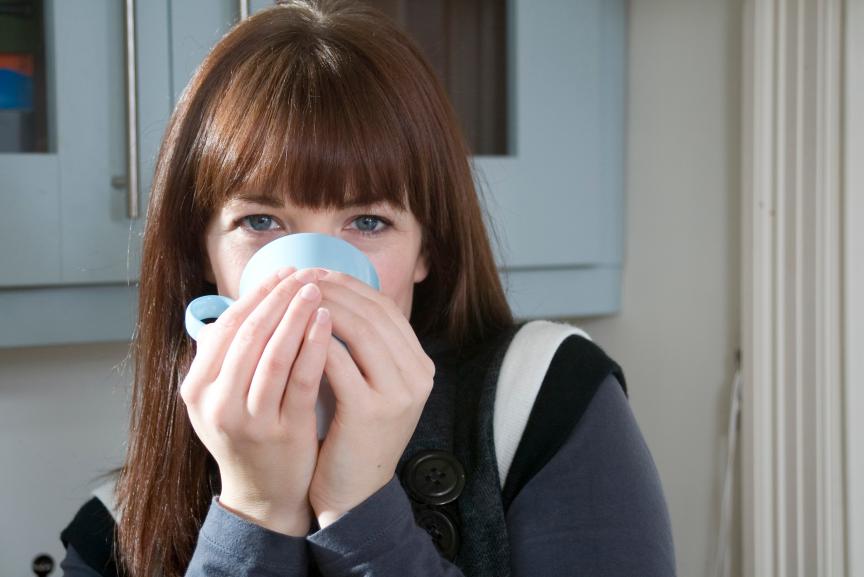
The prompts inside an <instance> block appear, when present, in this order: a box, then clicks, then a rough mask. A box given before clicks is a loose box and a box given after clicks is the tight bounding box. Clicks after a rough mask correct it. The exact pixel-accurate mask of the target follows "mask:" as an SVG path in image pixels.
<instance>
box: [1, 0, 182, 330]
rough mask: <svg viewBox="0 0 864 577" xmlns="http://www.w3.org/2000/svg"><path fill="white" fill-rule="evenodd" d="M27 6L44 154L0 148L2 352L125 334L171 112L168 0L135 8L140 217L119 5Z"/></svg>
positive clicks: (91, 1)
mask: <svg viewBox="0 0 864 577" xmlns="http://www.w3.org/2000/svg"><path fill="white" fill-rule="evenodd" d="M7 4H8V5H9V6H12V5H15V6H17V7H18V8H19V9H22V10H24V11H27V9H28V3H26V2H24V3H22V2H15V3H7ZM29 4H30V5H37V6H38V9H37V10H36V12H37V14H40V15H41V22H39V26H40V27H41V29H42V30H43V31H44V38H43V41H44V49H43V50H44V58H42V59H41V64H42V65H43V66H44V69H43V70H42V74H43V75H44V78H45V82H44V85H43V89H44V95H43V98H44V102H45V106H44V108H43V109H42V111H41V112H42V113H43V114H44V116H45V118H43V119H42V122H43V123H44V124H45V125H46V126H47V131H46V132H47V138H46V143H45V144H46V145H45V147H44V150H42V151H38V152H28V151H21V152H15V151H13V152H0V346H16V345H31V344H53V343H60V342H87V341H99V340H118V339H124V338H128V337H129V336H130V335H131V334H132V333H131V326H132V324H131V323H132V319H133V318H134V306H135V298H136V296H135V289H134V286H133V285H134V283H135V281H136V280H137V277H138V268H139V256H140V235H141V232H142V230H143V215H144V212H145V207H146V203H147V191H148V190H149V186H150V181H151V175H152V173H153V164H154V161H155V157H156V152H157V149H158V146H159V141H160V138H161V136H162V132H163V130H164V127H165V123H166V121H167V119H168V117H169V115H170V112H171V106H172V103H171V91H170V74H169V70H170V67H169V66H168V63H169V61H170V60H169V54H168V42H167V38H168V31H169V29H170V27H169V26H168V12H167V8H168V4H167V0H148V1H147V2H138V3H137V9H136V11H135V17H136V18H135V20H136V22H135V24H136V36H137V38H136V46H135V49H136V50H135V52H136V56H137V66H136V68H137V92H136V97H137V105H138V106H137V127H138V134H137V139H136V145H137V149H138V155H137V159H136V161H137V163H138V167H139V174H140V176H139V190H138V193H137V195H136V196H137V204H138V206H139V215H140V216H139V217H138V218H130V216H129V212H130V210H132V206H131V202H130V200H129V193H128V188H127V185H126V180H127V151H128V149H129V142H128V133H127V130H126V114H127V102H128V99H127V95H126V89H125V86H126V68H125V66H126V65H125V47H126V42H127V38H126V35H125V13H124V3H123V2H118V1H116V0H73V1H69V0H44V2H43V1H38V0H34V1H33V2H30V3H29ZM2 8H3V3H2V2H0V10H2ZM10 10H11V9H10ZM25 16H26V14H25ZM11 17H12V16H9V18H11ZM22 22H23V19H22ZM15 24H18V23H13V24H12V25H13V26H14V25H15ZM18 25H19V26H20V25H21V24H18ZM0 50H3V48H2V47H0ZM0 66H2V63H0ZM81 317H83V318H81ZM87 319H91V320H89V321H88V320H87ZM82 320H83V322H80V321H82Z"/></svg>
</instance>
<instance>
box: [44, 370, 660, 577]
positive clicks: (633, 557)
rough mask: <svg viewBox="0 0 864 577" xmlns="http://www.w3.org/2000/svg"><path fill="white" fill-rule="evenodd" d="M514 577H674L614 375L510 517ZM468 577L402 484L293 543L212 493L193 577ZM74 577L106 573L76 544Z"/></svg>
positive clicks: (651, 485) (647, 472)
mask: <svg viewBox="0 0 864 577" xmlns="http://www.w3.org/2000/svg"><path fill="white" fill-rule="evenodd" d="M507 531H508V537H509V540H510V547H511V565H512V575H513V576H514V577H528V576H544V577H546V576H558V575H573V576H581V575H585V576H592V577H599V576H603V577H618V576H620V577H624V576H637V575H638V576H640V577H655V576H657V577H661V576H662V577H669V576H674V575H675V558H674V551H673V546H672V533H671V528H670V524H669V516H668V512H667V509H666V503H665V500H664V498H663V492H662V489H661V486H660V480H659V477H658V474H657V470H656V468H655V466H654V462H653V460H652V458H651V454H650V452H649V450H648V447H647V446H646V444H645V441H644V439H643V437H642V434H641V433H640V431H639V428H638V425H637V424H636V420H635V418H634V416H633V413H632V411H631V409H630V406H629V403H628V402H627V399H626V397H625V396H624V393H623V391H622V390H621V387H620V385H619V384H618V382H617V381H616V380H615V378H614V377H613V376H611V375H610V376H609V377H608V378H607V379H606V381H604V383H603V384H602V385H601V386H600V388H599V389H598V390H597V393H596V395H595V396H594V398H593V399H592V400H591V403H590V405H589V407H588V409H587V411H586V412H585V414H584V415H583V417H582V419H581V420H580V421H579V423H578V425H577V426H576V428H575V429H574V431H573V433H572V435H571V436H570V438H569V439H568V440H567V442H566V443H565V444H564V446H563V447H562V448H561V450H560V451H559V452H558V453H557V454H556V455H555V457H554V458H553V459H552V460H551V461H549V462H548V463H547V464H546V466H545V467H544V468H543V469H541V470H540V471H539V472H538V473H537V475H536V476H534V477H533V478H532V479H531V481H530V482H528V484H526V485H525V487H524V488H523V489H522V491H521V492H520V493H519V495H517V497H516V498H515V500H514V501H513V503H512V505H511V506H510V508H509V510H508V513H507ZM310 562H311V563H313V564H314V565H315V566H316V567H317V568H318V571H320V573H321V574H322V575H324V576H325V577H336V576H353V575H369V576H375V577H405V576H406V575H410V576H415V577H438V576H452V577H455V576H461V575H462V572H461V571H460V570H459V569H458V568H457V567H456V566H455V565H453V564H451V563H449V562H448V561H446V560H444V559H443V558H442V557H441V556H440V554H439V553H438V551H437V550H436V548H435V546H434V544H433V543H432V540H431V538H430V537H429V534H428V533H426V531H424V530H423V529H421V528H419V527H418V526H417V525H416V523H415V522H414V516H413V514H412V511H411V506H410V503H409V500H408V498H407V496H406V494H405V492H404V490H403V489H402V486H401V485H400V483H399V480H398V479H397V478H395V477H394V478H393V479H392V480H391V481H390V482H389V483H388V484H387V485H385V486H384V487H383V488H382V489H381V490H379V491H378V492H376V493H375V494H373V495H372V496H370V497H369V498H368V499H367V500H366V501H364V502H363V503H361V504H360V505H358V506H357V507H355V508H354V509H352V510H351V511H349V512H348V513H346V514H345V515H343V516H342V517H341V518H339V519H338V520H337V521H336V522H335V523H333V524H332V525H330V526H328V527H327V528H325V529H322V530H319V531H317V532H314V533H312V534H310V535H309V536H307V537H306V538H301V537H289V536H287V535H282V534H280V533H276V532H273V531H270V530H268V529H265V528H263V527H260V526H257V525H255V524H253V523H250V522H248V521H246V520H244V519H242V518H240V517H238V516H236V515H234V514H232V513H230V512H229V511H227V510H226V509H224V508H223V507H222V506H220V504H219V501H218V498H214V499H213V502H212V503H211V505H210V510H209V512H208V513H207V517H206V519H205V521H204V524H203V526H202V527H201V531H200V533H199V535H198V543H197V546H196V548H195V553H194V555H193V556H192V560H191V562H190V565H189V568H188V570H187V572H186V575H187V576H188V577H193V576H195V577H198V576H208V577H215V576H220V577H221V576H232V577H240V576H244V575H250V576H251V575H255V576H262V577H266V576H270V575H273V576H276V575H280V576H283V577H287V576H298V577H299V576H306V575H308V574H309V570H308V567H309V565H310ZM61 567H62V569H63V575H65V576H67V577H98V573H97V572H96V571H95V570H94V569H92V568H91V567H89V566H88V565H87V564H86V563H84V561H83V560H82V559H81V558H80V556H78V554H77V553H76V551H75V550H74V548H73V547H71V546H70V547H69V549H67V552H66V557H65V559H64V560H63V562H62V563H61Z"/></svg>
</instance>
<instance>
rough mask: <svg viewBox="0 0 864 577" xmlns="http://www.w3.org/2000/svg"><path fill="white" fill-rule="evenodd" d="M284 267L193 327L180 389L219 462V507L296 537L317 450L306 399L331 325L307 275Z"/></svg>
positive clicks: (304, 519)
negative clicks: (194, 342)
mask: <svg viewBox="0 0 864 577" xmlns="http://www.w3.org/2000/svg"><path fill="white" fill-rule="evenodd" d="M293 272H294V269H283V270H281V271H279V272H278V273H277V274H275V275H273V276H272V277H270V278H269V279H268V280H267V281H265V282H264V283H262V285H261V286H260V287H259V288H258V289H257V290H255V291H254V292H253V293H250V294H248V295H245V296H244V297H243V298H241V299H240V300H238V301H237V302H236V303H234V304H233V305H232V306H231V307H229V308H228V310H227V311H225V312H224V313H223V314H222V315H221V316H220V317H219V319H218V320H217V321H216V322H214V323H212V324H210V325H207V326H205V327H203V328H202V330H201V333H200V336H199V339H198V350H197V353H196V355H195V359H194V361H193V362H192V365H191V367H190V369H189V373H188V374H187V375H186V378H185V379H184V381H183V384H182V385H181V387H180V394H181V396H182V397H183V401H184V402H185V403H186V406H187V409H188V411H189V418H190V420H191V421H192V426H193V427H194V429H195V432H196V433H197V434H198V437H199V438H200V439H201V441H202V442H203V443H204V445H205V446H206V447H207V449H208V450H209V451H210V453H211V454H212V455H213V457H214V458H215V459H216V462H217V463H218V464H219V472H220V474H221V477H222V492H221V495H220V497H219V501H220V503H221V504H222V505H223V506H225V507H226V508H228V509H229V510H232V511H234V512H235V513H237V514H239V515H241V516H243V517H246V518H248V519H249V520H251V521H253V522H255V523H257V524H259V525H262V526H264V527H267V528H269V529H272V530H274V531H278V532H281V533H285V534H288V535H297V536H305V535H306V533H307V532H308V530H309V525H310V520H311V511H310V507H309V501H308V490H309V484H310V482H311V479H312V474H313V472H314V470H315V463H316V458H317V453H318V435H317V429H316V422H315V421H316V419H315V401H316V398H317V396H318V386H319V384H320V382H321V376H322V374H323V370H324V364H325V360H326V359H327V353H328V349H329V348H330V340H331V327H332V325H331V321H330V319H329V315H328V312H327V311H326V310H324V309H320V310H319V309H318V304H319V303H320V301H321V293H320V290H319V289H318V288H317V286H316V285H315V284H314V281H315V277H316V272H315V271H314V270H303V271H300V272H299V273H296V274H292V273H293ZM307 283H313V284H307ZM295 296H296V298H295Z"/></svg>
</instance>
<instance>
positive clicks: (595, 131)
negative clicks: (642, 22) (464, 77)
mask: <svg viewBox="0 0 864 577" xmlns="http://www.w3.org/2000/svg"><path fill="white" fill-rule="evenodd" d="M509 9H510V14H509V16H510V18H509V34H508V36H509V44H508V52H509V58H508V60H509V63H510V65H509V81H510V98H509V102H510V112H509V121H510V129H509V134H510V143H511V145H510V151H509V154H508V155H507V156H485V157H484V156H481V157H477V158H475V166H476V169H477V172H478V176H479V180H480V182H481V186H483V185H484V183H485V186H486V187H487V189H488V190H489V192H490V194H489V195H488V197H487V198H486V206H487V209H488V214H489V215H490V218H491V219H492V225H493V226H494V227H495V228H496V230H497V231H499V233H500V236H501V244H500V245H499V246H498V247H497V248H498V251H497V253H496V257H497V259H498V263H499V265H500V267H501V270H502V277H503V280H504V282H505V285H506V287H507V290H508V298H509V299H510V302H511V305H512V306H513V309H514V312H515V313H516V314H517V315H518V316H520V317H526V318H527V317H536V316H582V315H593V314H606V313H611V312H614V311H616V310H617V309H618V306H619V300H620V299H619V294H620V271H621V263H622V257H623V254H622V253H623V248H622V247H623V236H624V229H623V219H624V195H623V192H624V129H625V128H624V110H625V99H624V81H625V77H626V61H625V57H626V50H625V48H626V33H627V25H626V6H625V2H624V0H544V1H543V2H531V1H529V0H511V2H510V4H509Z"/></svg>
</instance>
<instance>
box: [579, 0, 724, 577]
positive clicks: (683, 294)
mask: <svg viewBox="0 0 864 577" xmlns="http://www.w3.org/2000/svg"><path fill="white" fill-rule="evenodd" d="M740 21H741V20H740V2H739V1H738V0H634V1H633V2H631V6H630V47H629V63H628V65H629V67H630V72H629V83H630V84H629V103H628V116H629V118H628V123H629V127H628V149H627V154H628V160H627V191H626V206H627V227H626V231H627V240H626V255H625V265H624V286H623V296H622V299H623V302H622V309H621V313H620V314H619V315H617V316H614V317H611V318H605V319H594V320H579V319H576V320H574V321H573V322H574V323H576V324H579V325H581V326H582V327H583V328H585V329H586V330H587V331H588V332H589V333H590V334H591V335H592V336H593V337H594V339H595V340H596V341H597V342H599V343H600V344H601V345H602V346H604V347H605V348H606V349H607V351H608V352H609V353H610V354H611V355H612V356H613V357H615V358H616V359H617V360H618V361H619V362H620V363H621V364H622V366H623V367H624V372H625V375H626V376H627V378H628V382H629V387H630V398H631V401H632V404H633V407H634V410H635V412H636V416H637V419H638V420H639V423H640V425H641V427H642V430H643V432H644V434H645V436H646V438H647V441H648V444H649V446H650V448H651V450H652V453H653V455H654V459H655V461H656V463H657V466H658V469H659V470H660V476H661V478H662V481H663V486H664V489H665V492H666V498H667V501H668V503H669V509H670V513H671V516H672V525H673V531H674V535H675V545H676V554H677V558H678V569H679V576H681V577H696V576H701V575H708V574H709V568H710V566H711V562H712V561H713V555H714V546H715V542H716V531H717V520H718V518H719V514H718V512H719V501H720V499H719V495H720V490H721V482H720V479H721V474H722V458H723V457H722V455H723V453H722V451H723V450H724V447H725V445H724V443H725V436H726V432H725V428H726V413H727V411H728V407H729V388H730V382H731V380H732V376H733V366H734V352H735V349H736V348H737V344H738V342H739V338H738V327H739V321H738V317H739V299H738V290H739V289H738V282H739V280H738V279H739V272H738V268H739V267H738V261H739V258H738V240H737V239H738V220H739V215H738V189H739V170H738V158H739V156H738V135H739V105H738V96H739V78H740V53H739V50H740V29H741V25H740ZM734 539H735V537H733V540H734ZM733 574H734V573H733Z"/></svg>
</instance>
